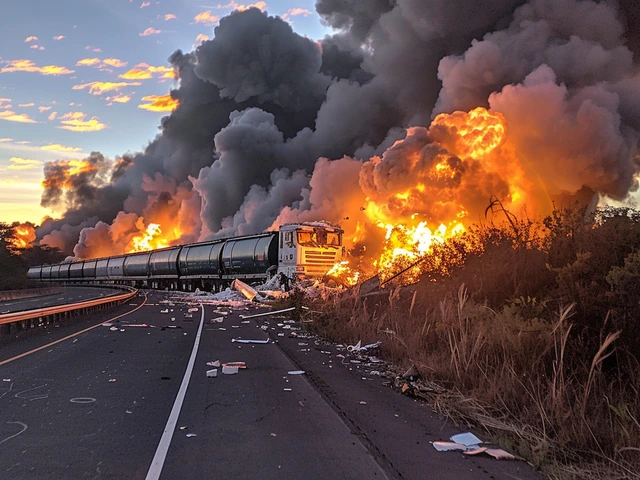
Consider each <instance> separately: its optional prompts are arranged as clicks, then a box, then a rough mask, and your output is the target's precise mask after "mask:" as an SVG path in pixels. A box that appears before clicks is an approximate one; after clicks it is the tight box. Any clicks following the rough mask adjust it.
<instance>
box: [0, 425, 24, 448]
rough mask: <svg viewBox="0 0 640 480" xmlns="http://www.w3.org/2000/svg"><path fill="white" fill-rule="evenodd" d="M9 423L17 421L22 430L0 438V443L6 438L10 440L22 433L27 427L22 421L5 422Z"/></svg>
mask: <svg viewBox="0 0 640 480" xmlns="http://www.w3.org/2000/svg"><path fill="white" fill-rule="evenodd" d="M7 423H8V424H9V423H17V424H18V425H20V426H21V427H22V430H20V431H19V432H18V433H14V434H13V435H11V436H10V437H7V438H5V439H4V440H0V443H4V442H6V441H7V440H11V439H12V438H14V437H17V436H18V435H20V434H21V433H23V432H24V431H25V430H26V429H27V428H29V427H27V424H26V423H22V422H7Z"/></svg>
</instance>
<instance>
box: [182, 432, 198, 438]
mask: <svg viewBox="0 0 640 480" xmlns="http://www.w3.org/2000/svg"><path fill="white" fill-rule="evenodd" d="M185 436H186V437H188V438H191V437H197V436H198V434H197V433H187V434H186V435H185Z"/></svg>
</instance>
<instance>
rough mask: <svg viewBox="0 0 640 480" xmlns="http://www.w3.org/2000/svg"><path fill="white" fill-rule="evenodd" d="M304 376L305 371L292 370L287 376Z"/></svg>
mask: <svg viewBox="0 0 640 480" xmlns="http://www.w3.org/2000/svg"><path fill="white" fill-rule="evenodd" d="M303 374H304V370H291V371H290V372H287V375H303Z"/></svg>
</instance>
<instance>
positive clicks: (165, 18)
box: [164, 13, 178, 22]
mask: <svg viewBox="0 0 640 480" xmlns="http://www.w3.org/2000/svg"><path fill="white" fill-rule="evenodd" d="M177 18H178V17H176V16H175V15H174V14H173V13H167V14H166V15H165V16H164V21H165V22H167V21H169V20H176V19H177Z"/></svg>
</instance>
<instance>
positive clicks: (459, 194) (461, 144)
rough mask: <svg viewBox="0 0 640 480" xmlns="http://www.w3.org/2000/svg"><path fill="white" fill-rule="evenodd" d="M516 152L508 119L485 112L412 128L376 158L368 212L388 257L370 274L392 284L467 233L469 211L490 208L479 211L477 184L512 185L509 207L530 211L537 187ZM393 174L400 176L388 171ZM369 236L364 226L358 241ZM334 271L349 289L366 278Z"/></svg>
mask: <svg viewBox="0 0 640 480" xmlns="http://www.w3.org/2000/svg"><path fill="white" fill-rule="evenodd" d="M412 142H413V143H412ZM407 145H408V146H407ZM415 145H418V146H417V147H415ZM394 147H400V148H394ZM514 151H515V149H514V148H513V147H512V146H510V145H509V144H508V135H507V122H506V119H505V117H504V116H503V115H502V114H500V113H498V112H490V111H488V110H487V109H485V108H482V107H479V108H476V109H474V110H471V111H470V112H468V113H467V112H454V113H452V114H440V115H438V116H437V117H436V118H435V119H434V120H433V122H432V123H431V126H430V127H429V128H428V129H425V128H423V127H412V128H409V129H408V130H407V138H406V139H402V140H398V141H397V142H396V144H395V145H394V146H393V147H391V148H390V149H389V150H388V151H387V152H385V154H383V156H382V157H374V158H372V159H371V160H370V161H369V162H368V163H369V165H367V164H365V165H364V167H363V171H364V174H363V173H362V172H361V185H362V184H363V175H364V183H365V185H366V186H367V188H368V190H367V192H366V193H367V195H368V197H367V203H366V206H365V207H363V208H362V209H361V210H362V211H364V213H365V215H366V218H367V220H368V222H369V223H371V224H372V225H376V226H377V227H378V228H380V229H383V230H384V231H385V235H384V247H383V250H382V253H381V254H379V255H377V254H376V257H375V258H373V259H369V260H368V261H367V262H366V263H367V267H365V268H368V267H371V268H372V269H373V271H371V272H366V273H367V275H366V276H369V275H370V274H377V275H379V276H380V278H381V279H382V280H384V279H388V278H390V277H391V276H393V275H394V274H395V273H396V272H398V271H400V270H402V269H403V268H407V267H409V266H411V265H412V264H414V263H415V262H416V261H418V260H419V259H420V258H423V257H424V256H425V255H428V254H430V253H431V252H432V251H433V247H434V245H436V244H442V243H444V242H445V241H447V240H448V239H450V238H453V237H457V236H459V235H460V234H462V233H463V232H464V231H465V228H466V227H465V222H467V221H468V220H467V219H468V218H469V216H470V213H469V211H468V210H472V213H473V215H474V216H475V215H479V214H480V212H479V209H480V211H481V210H483V209H484V207H486V205H482V206H481V205H478V203H479V202H481V201H482V199H483V198H484V196H482V197H480V198H478V197H479V196H478V195H476V196H475V197H473V196H471V195H470V194H468V192H469V191H470V190H473V189H474V188H473V187H475V185H474V182H483V181H484V182H488V183H490V182H491V181H495V179H505V180H506V182H505V183H508V185H506V188H507V192H508V193H507V197H506V198H505V200H504V203H505V204H506V205H508V206H509V207H511V208H522V206H523V205H524V201H525V200H526V199H527V195H526V193H527V191H528V190H530V186H529V184H528V183H527V181H526V175H525V174H524V172H523V169H522V166H521V165H520V163H519V162H518V160H517V158H516V155H515V154H514ZM399 152H400V153H399ZM387 155H390V156H387ZM393 169H397V170H398V172H399V173H396V172H395V171H394V172H393V175H392V174H391V173H388V172H389V171H390V170H393ZM394 182H396V183H394ZM396 184H397V186H396ZM394 187H396V189H395V190H394ZM489 196H490V194H487V195H486V201H487V205H488V203H489ZM529 200H531V199H529ZM369 233H370V232H369ZM366 235H367V231H366V229H361V228H360V227H359V226H358V228H356V235H355V237H354V243H355V242H358V240H360V239H364V238H366ZM332 271H335V272H340V274H341V275H342V278H345V279H346V280H345V283H346V284H355V283H356V282H357V279H358V278H359V277H358V275H356V274H357V273H359V272H356V271H355V270H352V269H351V268H350V267H349V266H348V265H345V264H339V265H336V266H335V267H334V270H332ZM419 274H420V270H419V267H416V268H415V269H410V271H408V272H407V273H406V274H405V275H404V276H403V278H402V281H403V282H405V283H411V282H413V281H416V280H417V279H418V277H419ZM361 276H362V275H361Z"/></svg>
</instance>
